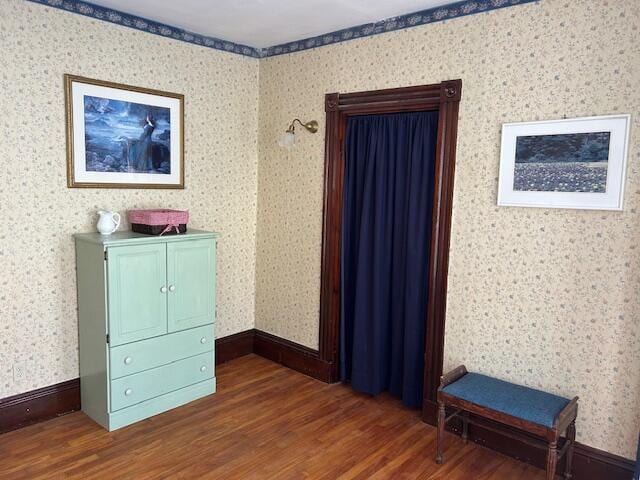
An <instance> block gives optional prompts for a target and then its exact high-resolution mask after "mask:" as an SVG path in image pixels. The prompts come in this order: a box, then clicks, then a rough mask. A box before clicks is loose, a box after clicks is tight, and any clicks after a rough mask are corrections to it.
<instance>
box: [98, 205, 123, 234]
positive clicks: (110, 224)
mask: <svg viewBox="0 0 640 480" xmlns="http://www.w3.org/2000/svg"><path fill="white" fill-rule="evenodd" d="M98 215H100V218H98V224H97V225H96V228H97V229H98V231H99V232H100V233H101V234H102V235H111V234H112V233H113V232H115V231H116V230H117V229H118V227H119V226H120V214H119V213H117V212H109V211H107V210H100V211H99V212H98Z"/></svg>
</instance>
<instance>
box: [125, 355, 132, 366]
mask: <svg viewBox="0 0 640 480" xmlns="http://www.w3.org/2000/svg"><path fill="white" fill-rule="evenodd" d="M131 362H133V358H131V357H125V358H124V364H125V365H130V364H131Z"/></svg>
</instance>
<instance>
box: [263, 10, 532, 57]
mask: <svg viewBox="0 0 640 480" xmlns="http://www.w3.org/2000/svg"><path fill="white" fill-rule="evenodd" d="M538 1H540V0H462V1H460V2H455V3H450V4H448V5H443V6H441V7H434V8H429V9H427V10H420V11H419V12H413V13H408V14H406V15H401V16H399V17H392V18H388V19H386V20H382V21H380V22H376V23H367V24H364V25H358V26H356V27H349V28H345V29H343V30H337V31H335V32H330V33H325V34H323V35H318V36H317V37H310V38H305V39H303V40H297V41H294V42H288V43H283V44H281V45H274V46H273V47H268V48H265V49H264V50H263V54H262V56H263V57H273V56H276V55H284V54H287V53H294V52H299V51H302V50H308V49H310V48H316V47H322V46H324V45H331V44H333V43H339V42H346V41H348V40H354V39H356V38H363V37H370V36H371V35H379V34H381V33H385V32H393V31H394V30H402V29H405V28H411V27H417V26H420V25H426V24H429V23H436V22H442V21H444V20H451V19H453V18H457V17H464V16H466V15H474V14H476V13H483V12H488V11H490V10H496V9H498V8H505V7H513V6H516V5H523V4H525V3H532V2H538Z"/></svg>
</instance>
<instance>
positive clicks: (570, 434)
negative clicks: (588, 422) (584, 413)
mask: <svg viewBox="0 0 640 480" xmlns="http://www.w3.org/2000/svg"><path fill="white" fill-rule="evenodd" d="M567 441H569V442H571V445H570V446H569V449H568V450H567V459H566V463H565V467H564V478H565V479H566V480H570V479H571V477H573V475H572V474H571V463H572V462H573V447H574V446H575V443H576V421H575V420H574V421H573V422H571V423H570V424H569V426H568V427H567Z"/></svg>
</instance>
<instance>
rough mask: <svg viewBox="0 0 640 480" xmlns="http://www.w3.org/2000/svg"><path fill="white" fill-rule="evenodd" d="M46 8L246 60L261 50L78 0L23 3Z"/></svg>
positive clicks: (258, 55)
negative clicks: (242, 57) (234, 55)
mask: <svg viewBox="0 0 640 480" xmlns="http://www.w3.org/2000/svg"><path fill="white" fill-rule="evenodd" d="M27 1H29V2H33V3H38V4H40V5H45V6H47V7H52V8H57V9H60V10H64V11H66V12H70V13H77V14H79V15H84V16H86V17H91V18H95V19H96V20H102V21H103V22H109V23H115V24H116V25H121V26H123V27H129V28H135V29H136V30H142V31H143V32H147V33H152V34H154V35H160V36H161V37H165V38H170V39H172V40H179V41H181V42H187V43H193V44H195V45H200V46H202V47H208V48H213V49H215V50H222V51H224V52H230V53H236V54H238V55H244V56H247V57H253V58H260V57H261V56H262V49H259V48H254V47H249V46H248V45H241V44H238V43H233V42H228V41H226V40H221V39H219V38H215V37H207V36H206V35H200V34H198V33H193V32H188V31H186V30H183V29H181V28H178V27H173V26H171V25H166V24H164V23H160V22H156V21H154V20H149V19H147V18H143V17H138V16H136V15H131V14H129V13H124V12H121V11H119V10H114V9H111V8H106V7H102V6H99V5H94V4H92V3H89V2H84V1H82V0H27Z"/></svg>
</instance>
